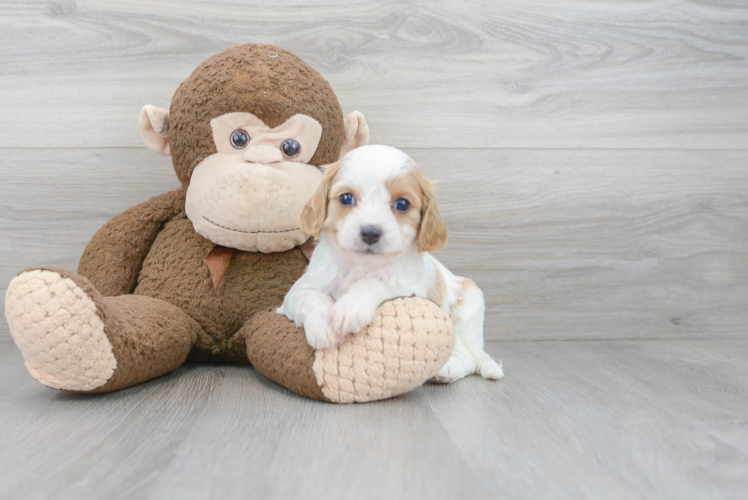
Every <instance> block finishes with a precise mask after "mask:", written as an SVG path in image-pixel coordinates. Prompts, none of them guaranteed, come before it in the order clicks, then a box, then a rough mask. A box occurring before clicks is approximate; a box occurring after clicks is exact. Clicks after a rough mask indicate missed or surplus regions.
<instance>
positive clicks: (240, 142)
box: [231, 129, 249, 149]
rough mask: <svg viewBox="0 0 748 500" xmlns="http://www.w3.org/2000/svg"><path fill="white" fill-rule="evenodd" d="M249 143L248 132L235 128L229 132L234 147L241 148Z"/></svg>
mask: <svg viewBox="0 0 748 500" xmlns="http://www.w3.org/2000/svg"><path fill="white" fill-rule="evenodd" d="M247 144H249V134H248V133H247V131H246V130H243V129H236V130H234V131H233V132H231V145H232V146H234V147H235V148H236V149H243V148H245V147H246V146H247Z"/></svg>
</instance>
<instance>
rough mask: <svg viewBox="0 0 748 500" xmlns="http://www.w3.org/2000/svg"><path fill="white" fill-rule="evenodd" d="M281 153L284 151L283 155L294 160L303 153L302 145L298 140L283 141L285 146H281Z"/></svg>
mask: <svg viewBox="0 0 748 500" xmlns="http://www.w3.org/2000/svg"><path fill="white" fill-rule="evenodd" d="M281 151H283V154H284V155H286V156H288V157H289V158H293V157H294V156H297V155H298V154H299V152H300V151H301V145H300V144H299V141H297V140H296V139H286V140H285V141H283V144H281Z"/></svg>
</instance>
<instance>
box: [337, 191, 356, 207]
mask: <svg viewBox="0 0 748 500" xmlns="http://www.w3.org/2000/svg"><path fill="white" fill-rule="evenodd" d="M354 201H356V200H355V199H354V198H353V195H352V194H351V193H345V194H341V195H340V204H341V205H353V202H354Z"/></svg>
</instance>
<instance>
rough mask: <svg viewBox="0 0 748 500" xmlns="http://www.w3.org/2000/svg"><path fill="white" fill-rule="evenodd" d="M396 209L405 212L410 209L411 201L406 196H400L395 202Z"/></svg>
mask: <svg viewBox="0 0 748 500" xmlns="http://www.w3.org/2000/svg"><path fill="white" fill-rule="evenodd" d="M395 210H397V211H398V212H403V213H405V212H407V211H408V210H410V202H409V201H408V200H406V199H405V198H398V199H397V201H396V202H395Z"/></svg>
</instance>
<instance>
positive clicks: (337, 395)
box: [312, 297, 454, 403]
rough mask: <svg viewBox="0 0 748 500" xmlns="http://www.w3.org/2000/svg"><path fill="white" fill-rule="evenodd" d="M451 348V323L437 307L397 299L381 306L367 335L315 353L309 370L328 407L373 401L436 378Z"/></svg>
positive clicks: (423, 300)
mask: <svg viewBox="0 0 748 500" xmlns="http://www.w3.org/2000/svg"><path fill="white" fill-rule="evenodd" d="M453 344H454V331H453V326H452V322H451V320H450V319H449V316H448V315H447V313H446V312H444V311H443V310H442V309H441V308H439V306H437V305H436V304H435V303H434V302H432V301H430V300H426V299H422V298H419V297H408V298H398V299H393V300H390V301H387V302H385V303H384V304H382V305H381V306H380V307H379V309H377V315H376V317H375V318H374V322H373V323H372V324H371V325H369V327H368V328H367V329H366V330H364V331H362V332H361V333H358V334H355V335H350V336H348V338H347V339H346V340H345V341H344V342H343V343H342V344H340V345H339V346H337V347H335V348H333V349H325V350H320V351H316V352H315V354H314V355H315V358H314V364H313V365H312V370H313V371H314V376H315V378H316V379H317V384H319V386H320V388H321V389H322V393H323V394H324V396H325V397H326V398H327V399H329V400H330V401H332V402H335V403H354V402H356V403H363V402H366V401H376V400H379V399H386V398H390V397H393V396H397V395H398V394H402V393H404V392H407V391H409V390H411V389H415V388H416V387H418V386H420V385H421V384H423V383H424V382H426V381H427V380H429V379H430V378H432V377H433V376H435V375H436V374H437V373H438V372H439V369H440V368H441V367H442V366H443V365H444V364H445V363H446V362H447V360H449V356H450V354H451V353H452V347H453Z"/></svg>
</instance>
